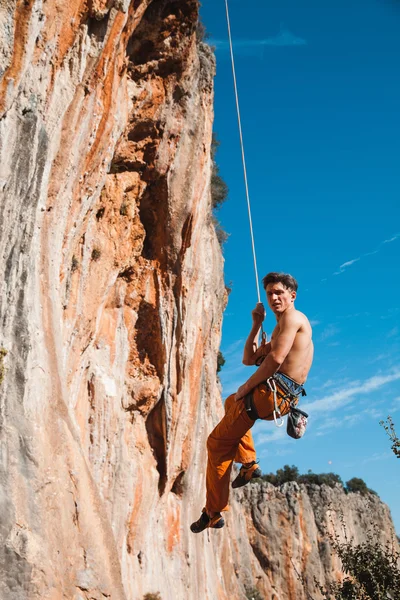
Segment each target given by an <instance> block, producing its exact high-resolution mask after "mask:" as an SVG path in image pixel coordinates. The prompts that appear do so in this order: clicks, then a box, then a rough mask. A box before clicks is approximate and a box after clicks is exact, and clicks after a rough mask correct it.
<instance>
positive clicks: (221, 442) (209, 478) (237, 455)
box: [206, 383, 290, 512]
mask: <svg viewBox="0 0 400 600" xmlns="http://www.w3.org/2000/svg"><path fill="white" fill-rule="evenodd" d="M252 393H253V402H254V404H255V407H256V409H257V412H258V414H259V415H260V418H261V419H265V420H267V421H271V420H272V419H273V411H274V397H273V394H272V392H271V390H270V389H269V387H268V386H267V385H265V384H263V383H262V384H260V385H258V386H257V387H256V388H255V389H254V390H253V392H252ZM278 406H279V409H280V412H281V414H282V415H285V414H287V412H288V411H289V406H290V402H289V401H288V400H286V401H284V402H283V403H282V404H281V403H280V401H279V400H278ZM254 423H255V421H253V420H252V419H250V417H248V415H247V412H246V409H245V406H244V398H242V399H241V400H239V401H238V402H235V395H234V394H232V395H231V396H229V397H228V398H227V399H226V401H225V415H224V417H223V418H222V419H221V421H220V422H219V423H218V425H217V426H216V427H215V429H214V430H213V431H212V432H211V433H210V435H209V437H208V440H207V450H208V462H207V474H206V487H207V500H206V510H207V511H208V512H221V511H223V510H228V500H229V484H230V476H231V470H232V465H233V462H238V463H249V462H252V461H253V460H256V451H255V448H254V441H253V436H252V434H251V431H250V430H251V428H252V427H253V425H254Z"/></svg>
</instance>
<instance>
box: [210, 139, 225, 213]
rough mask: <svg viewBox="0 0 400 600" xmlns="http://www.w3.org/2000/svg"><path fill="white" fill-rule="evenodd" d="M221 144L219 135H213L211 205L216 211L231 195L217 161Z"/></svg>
mask: <svg viewBox="0 0 400 600" xmlns="http://www.w3.org/2000/svg"><path fill="white" fill-rule="evenodd" d="M219 145H220V142H219V140H218V138H217V135H216V134H215V133H213V136H212V141H211V158H212V170H211V205H212V207H213V209H214V210H218V209H219V208H221V206H222V204H223V203H224V202H225V201H226V199H227V198H228V194H229V188H228V186H227V184H226V183H225V181H224V180H223V179H222V177H221V175H220V174H219V167H218V165H217V161H216V154H217V150H218V147H219Z"/></svg>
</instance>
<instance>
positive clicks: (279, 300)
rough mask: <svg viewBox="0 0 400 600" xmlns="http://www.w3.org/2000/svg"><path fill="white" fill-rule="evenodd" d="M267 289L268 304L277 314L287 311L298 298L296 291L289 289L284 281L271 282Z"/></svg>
mask: <svg viewBox="0 0 400 600" xmlns="http://www.w3.org/2000/svg"><path fill="white" fill-rule="evenodd" d="M265 291H266V294H267V300H268V305H269V307H270V309H271V310H272V312H273V313H275V314H276V315H280V314H282V313H283V312H285V310H286V309H287V308H289V306H291V305H292V304H293V302H294V301H295V299H296V292H292V291H291V290H288V289H287V288H285V286H284V285H283V283H280V282H279V283H269V284H268V285H267V289H266V290H265Z"/></svg>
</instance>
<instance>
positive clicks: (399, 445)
mask: <svg viewBox="0 0 400 600" xmlns="http://www.w3.org/2000/svg"><path fill="white" fill-rule="evenodd" d="M379 424H380V425H382V427H383V428H384V430H385V431H386V433H387V434H388V436H389V438H390V440H391V441H392V442H393V443H392V450H393V452H394V454H395V456H396V457H397V458H400V440H399V438H398V437H397V435H396V431H395V428H394V423H393V421H392V417H391V416H389V417H388V418H387V421H386V422H385V421H380V422H379Z"/></svg>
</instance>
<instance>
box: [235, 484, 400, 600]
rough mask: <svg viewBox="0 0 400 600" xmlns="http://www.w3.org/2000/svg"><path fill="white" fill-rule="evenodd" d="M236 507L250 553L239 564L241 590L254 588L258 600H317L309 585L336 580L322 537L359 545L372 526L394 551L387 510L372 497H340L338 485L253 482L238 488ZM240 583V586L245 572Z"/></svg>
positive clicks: (336, 564)
mask: <svg viewBox="0 0 400 600" xmlns="http://www.w3.org/2000/svg"><path fill="white" fill-rule="evenodd" d="M241 504H242V509H243V512H244V514H245V517H246V529H247V534H248V541H249V542H250V546H251V550H252V551H251V552H247V556H248V560H247V561H246V565H245V566H246V567H247V586H248V589H251V587H252V586H255V588H256V589H257V590H259V592H260V594H261V596H262V597H263V598H268V599H271V600H308V599H309V598H310V597H311V598H313V599H314V600H317V599H319V598H321V594H320V593H319V591H318V589H317V587H316V585H315V580H317V581H318V582H319V583H320V584H321V585H324V586H326V585H327V584H329V583H332V582H338V581H341V580H342V578H343V573H342V571H341V564H340V561H339V559H338V557H337V555H336V554H335V553H334V552H333V551H332V549H331V545H330V543H329V539H328V535H327V533H330V534H333V535H334V536H335V537H336V536H337V537H338V539H339V540H340V541H341V542H344V541H345V540H346V539H347V540H348V541H350V540H353V541H354V544H359V543H362V542H363V541H365V539H366V533H367V532H368V531H372V526H374V527H375V528H376V530H378V531H379V532H380V534H379V535H380V541H381V543H382V545H383V546H384V545H385V544H386V543H387V542H388V543H390V544H392V543H393V544H394V548H395V549H398V543H397V539H396V535H395V531H394V527H393V522H392V518H391V515H390V511H389V509H388V507H387V506H386V505H385V504H383V503H382V502H381V500H380V499H379V498H378V497H377V496H374V495H372V494H367V495H366V496H362V495H360V494H359V493H349V494H345V492H344V490H343V488H342V486H341V485H339V484H336V486H335V487H334V488H331V487H328V486H326V485H322V486H319V485H308V486H305V485H298V484H297V483H295V482H293V483H285V484H283V485H282V486H280V487H278V488H275V487H274V486H272V485H271V484H269V483H265V482H262V483H260V484H259V483H255V484H254V485H250V486H247V488H245V489H244V492H243V494H242V496H241ZM237 535H239V532H238V533H237ZM374 535H376V532H375V529H374ZM246 541H247V540H246ZM243 566H244V565H242V567H243ZM249 573H251V577H252V581H249ZM241 580H242V581H244V582H246V573H242V575H241ZM254 582H256V583H254Z"/></svg>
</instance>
